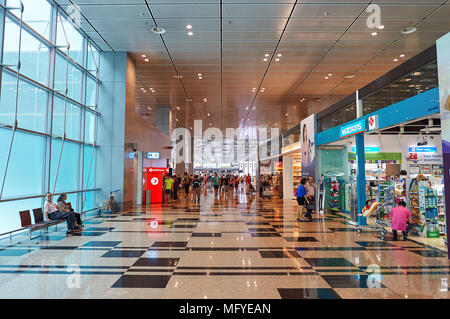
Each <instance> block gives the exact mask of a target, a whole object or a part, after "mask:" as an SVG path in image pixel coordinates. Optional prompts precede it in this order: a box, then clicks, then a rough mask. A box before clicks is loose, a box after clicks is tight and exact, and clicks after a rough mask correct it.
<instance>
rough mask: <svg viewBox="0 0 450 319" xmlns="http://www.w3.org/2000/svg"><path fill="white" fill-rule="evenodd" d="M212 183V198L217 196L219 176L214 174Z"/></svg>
mask: <svg viewBox="0 0 450 319" xmlns="http://www.w3.org/2000/svg"><path fill="white" fill-rule="evenodd" d="M212 183H213V186H214V196H217V193H218V190H219V186H220V181H219V176H218V175H217V172H216V173H214V177H213V178H212Z"/></svg>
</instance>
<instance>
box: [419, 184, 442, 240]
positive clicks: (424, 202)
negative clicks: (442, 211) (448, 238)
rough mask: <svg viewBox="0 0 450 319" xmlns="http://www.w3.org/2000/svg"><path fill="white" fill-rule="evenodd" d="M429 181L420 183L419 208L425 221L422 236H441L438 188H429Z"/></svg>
mask: <svg viewBox="0 0 450 319" xmlns="http://www.w3.org/2000/svg"><path fill="white" fill-rule="evenodd" d="M427 184H428V183H427V182H425V183H424V182H420V184H419V206H420V208H419V210H420V215H421V220H423V221H424V222H425V229H424V231H423V234H422V236H424V237H425V236H426V237H428V238H439V236H440V232H439V219H438V206H437V205H438V199H437V194H436V190H435V189H432V188H429V187H428V186H427Z"/></svg>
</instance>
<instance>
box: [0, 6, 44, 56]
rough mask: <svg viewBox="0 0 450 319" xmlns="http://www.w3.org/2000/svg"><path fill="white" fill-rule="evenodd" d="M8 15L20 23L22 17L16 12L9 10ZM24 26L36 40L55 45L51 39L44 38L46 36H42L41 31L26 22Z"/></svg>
mask: <svg viewBox="0 0 450 319" xmlns="http://www.w3.org/2000/svg"><path fill="white" fill-rule="evenodd" d="M6 16H7V17H8V18H9V20H11V22H13V23H15V24H17V25H20V19H19V18H18V17H17V16H16V15H15V14H14V13H11V12H10V11H7V12H6ZM22 27H23V28H24V29H25V30H26V31H27V33H28V34H30V35H31V36H32V37H33V38H35V39H36V40H38V41H40V42H42V43H43V44H44V45H45V46H47V47H53V44H52V43H51V42H50V41H49V40H47V39H46V38H44V36H42V35H41V34H40V33H39V32H37V31H36V30H34V29H33V28H32V27H30V26H29V25H28V24H27V23H26V22H23V23H22Z"/></svg>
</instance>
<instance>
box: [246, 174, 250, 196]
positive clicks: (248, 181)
mask: <svg viewBox="0 0 450 319" xmlns="http://www.w3.org/2000/svg"><path fill="white" fill-rule="evenodd" d="M250 180H251V178H250V173H248V174H247V176H245V185H246V190H245V193H246V194H248V193H250Z"/></svg>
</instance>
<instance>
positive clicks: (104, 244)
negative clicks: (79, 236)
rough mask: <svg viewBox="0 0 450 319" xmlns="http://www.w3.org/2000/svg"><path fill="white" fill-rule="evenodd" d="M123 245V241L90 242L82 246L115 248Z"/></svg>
mask: <svg viewBox="0 0 450 319" xmlns="http://www.w3.org/2000/svg"><path fill="white" fill-rule="evenodd" d="M120 243H121V241H95V240H93V241H90V242H87V243H86V244H84V245H82V246H89V247H114V246H117V245H119V244H120Z"/></svg>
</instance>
